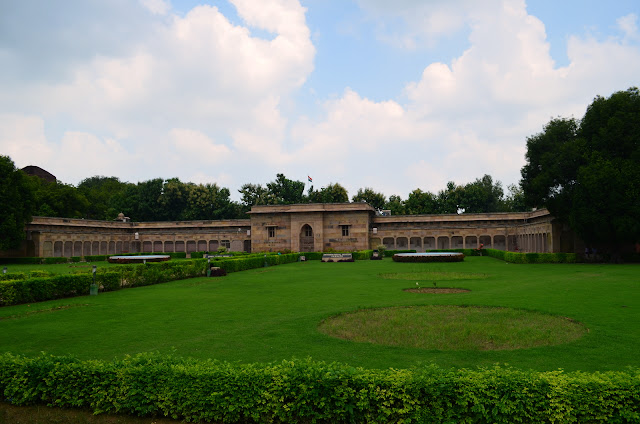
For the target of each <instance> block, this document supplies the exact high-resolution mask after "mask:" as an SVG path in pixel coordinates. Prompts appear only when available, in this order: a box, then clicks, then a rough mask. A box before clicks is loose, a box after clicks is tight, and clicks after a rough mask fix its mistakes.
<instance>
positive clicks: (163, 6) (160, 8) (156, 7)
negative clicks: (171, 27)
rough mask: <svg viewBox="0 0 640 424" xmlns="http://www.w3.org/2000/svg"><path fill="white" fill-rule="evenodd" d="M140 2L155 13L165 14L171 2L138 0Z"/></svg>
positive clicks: (169, 8)
mask: <svg viewBox="0 0 640 424" xmlns="http://www.w3.org/2000/svg"><path fill="white" fill-rule="evenodd" d="M140 3H142V5H143V6H144V7H146V8H147V9H148V10H149V11H150V12H151V13H153V14H156V15H166V14H167V13H168V12H169V10H171V4H170V3H169V2H168V1H164V0H140Z"/></svg>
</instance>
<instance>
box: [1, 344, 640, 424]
mask: <svg viewBox="0 0 640 424" xmlns="http://www.w3.org/2000/svg"><path fill="white" fill-rule="evenodd" d="M0 393H2V395H3V397H4V399H5V400H6V401H8V402H10V403H12V404H14V405H33V404H46V405H49V406H56V407H64V408H89V409H91V410H93V411H94V412H95V413H124V414H129V415H134V416H140V417H158V416H166V417H171V418H173V419H180V420H185V421H187V422H220V423H237V422H245V423H246V422H248V423H251V422H255V423H291V422H308V423H315V422H320V423H328V422H331V423H347V422H348V423H360V422H385V423H386V422H406V423H416V422H418V423H514V422H524V423H571V422H581V423H582V422H584V423H586V422H589V423H605V422H606V423H631V422H634V423H636V422H638V421H639V420H640V413H639V412H638V411H639V410H640V371H639V370H629V371H623V372H606V373H593V374H590V373H582V372H574V373H564V372H562V371H553V372H535V371H519V370H515V369H511V368H500V367H494V368H490V369H479V370H465V369H460V370H453V369H441V368H438V367H436V366H430V367H424V368H418V369H411V370H399V369H386V370H369V369H363V368H354V367H350V366H348V365H344V364H338V363H330V364H328V363H324V362H314V361H312V360H310V359H306V360H291V361H283V362H281V363H272V364H264V365H260V364H238V363H233V364H231V363H227V362H218V361H212V360H209V361H196V360H191V359H177V358H171V357H162V356H159V355H155V354H140V355H137V356H134V357H126V358H125V359H123V360H114V361H111V362H105V361H97V360H90V361H80V360H77V359H74V358H71V357H53V356H48V355H44V354H43V355H41V356H38V357H35V358H27V357H24V356H14V355H11V354H8V353H5V354H3V355H1V356H0Z"/></svg>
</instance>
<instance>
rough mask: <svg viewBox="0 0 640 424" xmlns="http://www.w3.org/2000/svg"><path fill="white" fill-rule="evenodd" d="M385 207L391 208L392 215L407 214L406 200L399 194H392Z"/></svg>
mask: <svg viewBox="0 0 640 424" xmlns="http://www.w3.org/2000/svg"><path fill="white" fill-rule="evenodd" d="M384 209H387V210H390V211H391V215H405V214H406V213H407V211H406V207H405V201H404V200H402V198H401V197H400V196H398V195H395V194H392V195H391V196H389V200H388V201H387V203H385V204H384Z"/></svg>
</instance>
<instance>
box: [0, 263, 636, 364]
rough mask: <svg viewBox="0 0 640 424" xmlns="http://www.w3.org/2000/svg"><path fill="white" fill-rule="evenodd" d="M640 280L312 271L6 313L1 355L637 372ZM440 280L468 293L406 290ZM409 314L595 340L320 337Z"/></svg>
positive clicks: (514, 272)
mask: <svg viewBox="0 0 640 424" xmlns="http://www.w3.org/2000/svg"><path fill="white" fill-rule="evenodd" d="M50 266H56V265H50ZM16 267H17V266H16ZM47 267H48V266H40V267H36V269H48V268H47ZM67 267H68V265H67ZM9 268H10V271H18V269H13V267H12V266H9ZM30 269H33V267H31V268H30ZM61 269H62V268H61ZM639 271H640V266H638V265H593V264H570V265H569V264H549V265H541V264H536V265H514V264H508V263H505V262H502V261H499V260H496V259H493V258H488V257H467V258H466V259H465V261H464V262H461V263H433V264H408V263H395V262H392V261H391V260H388V259H385V260H383V261H357V262H355V263H321V262H319V261H310V262H303V263H294V264H289V265H280V266H277V267H270V268H262V269H258V270H251V271H244V272H238V273H231V274H229V275H228V276H226V277H222V278H209V279H207V278H197V279H190V280H183V281H176V282H172V283H166V284H161V285H156V286H149V287H143V288H136V289H127V290H120V291H117V292H111V293H101V294H100V295H98V296H83V297H76V298H70V299H61V300H57V301H50V302H43V303H38V304H32V305H19V306H13V307H4V308H0V318H1V319H0V349H1V350H4V351H10V352H13V353H23V354H27V355H36V354H38V353H39V352H41V351H45V352H47V353H51V354H55V355H65V354H73V355H75V356H78V357H81V358H101V359H110V358H113V357H121V356H122V355H124V354H134V353H138V352H144V351H159V352H161V353H171V352H173V353H174V354H175V355H180V356H191V357H196V358H216V359H221V360H227V361H242V362H271V361H279V360H282V359H290V358H292V357H298V358H303V357H308V356H310V357H312V358H313V359H316V360H324V361H340V362H345V363H349V364H352V365H358V366H364V367H370V368H388V367H394V368H406V367H412V366H417V365H420V364H429V363H436V364H438V365H441V366H444V367H449V366H454V367H475V366H483V365H491V364H494V363H501V364H504V363H507V364H509V365H511V366H514V367H519V368H526V369H528V368H532V369H536V370H553V369H558V368H563V369H565V370H568V371H570V370H583V371H596V370H620V369H624V368H625V367H627V366H629V365H631V366H640V355H638V354H637V352H638V351H640V293H639V289H640V272H639ZM396 273H403V274H404V273H414V275H411V276H408V277H407V278H414V277H415V279H416V281H413V280H407V279H398V278H393V275H394V274H396ZM425 273H432V274H425ZM433 273H441V274H433ZM389 274H391V276H390V275H389ZM429 275H430V276H431V277H429ZM418 278H424V280H417V279H418ZM434 278H435V279H436V280H437V281H436V284H437V286H438V287H459V288H466V289H469V290H470V291H469V292H467V293H458V294H426V293H410V292H406V291H403V289H405V288H415V287H416V282H418V283H419V284H420V285H421V286H425V287H427V286H432V285H433V279H434ZM449 278H450V280H448V279H449ZM410 305H476V306H501V307H510V308H515V309H525V310H529V311H538V312H543V313H546V314H551V315H559V316H564V317H568V318H570V319H572V320H576V321H579V322H581V323H582V324H583V325H584V326H586V328H587V329H588V332H587V333H586V334H585V335H584V336H583V337H581V338H579V339H578V340H576V341H573V342H571V343H567V344H562V345H558V346H553V347H537V348H529V349H519V350H504V351H490V350H463V351H438V350H425V349H419V348H405V347H394V346H381V345H376V344H371V343H358V342H351V341H346V340H341V339H337V338H332V337H329V336H327V335H325V334H323V333H321V332H320V331H318V326H319V324H320V322H321V321H322V320H324V319H326V318H328V317H331V316H334V315H336V314H339V313H343V312H348V311H354V310H357V309H366V308H380V307H387V306H410Z"/></svg>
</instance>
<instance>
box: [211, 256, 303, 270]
mask: <svg viewBox="0 0 640 424" xmlns="http://www.w3.org/2000/svg"><path fill="white" fill-rule="evenodd" d="M299 257H300V254H299V253H286V254H284V255H278V254H268V255H265V254H264V253H262V254H252V255H246V256H240V257H234V258H219V259H218V258H216V259H212V260H211V266H216V267H220V268H222V269H224V270H225V271H226V272H236V271H246V270H248V269H255V268H262V267H264V266H265V265H266V266H273V265H282V264H288V263H292V262H297V261H298V259H299Z"/></svg>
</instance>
